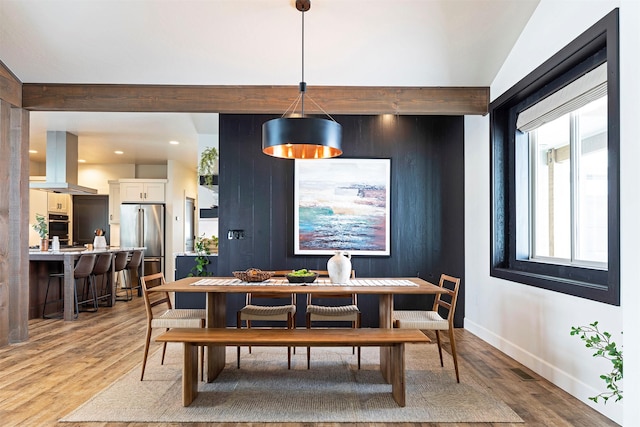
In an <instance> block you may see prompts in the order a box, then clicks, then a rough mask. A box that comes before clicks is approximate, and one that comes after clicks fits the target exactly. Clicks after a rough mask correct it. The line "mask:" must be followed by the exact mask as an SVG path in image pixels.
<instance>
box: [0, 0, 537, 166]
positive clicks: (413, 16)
mask: <svg viewBox="0 0 640 427" xmlns="http://www.w3.org/2000/svg"><path fill="white" fill-rule="evenodd" d="M538 2H539V0H349V1H346V0H312V3H311V10H310V11H309V12H307V13H305V66H304V68H305V80H306V81H307V82H308V84H309V86H313V85H336V86H489V85H490V84H491V82H492V80H493V78H494V76H495V75H496V73H497V72H498V70H499V68H500V66H501V64H502V63H503V62H504V60H505V58H506V56H507V55H508V53H509V51H510V50H511V48H512V46H513V44H514V43H515V41H516V40H517V37H518V35H519V34H520V32H521V31H522V28H523V27H524V26H525V24H526V23H527V21H528V19H529V17H530V16H531V14H532V13H533V10H534V9H535V7H536V6H537V4H538ZM294 4H295V1H294V0H242V1H241V0H118V1H114V0H0V60H1V61H2V62H3V63H4V64H5V65H6V66H7V67H8V68H9V69H10V70H11V71H12V72H13V73H14V74H15V75H16V76H17V77H18V79H20V80H21V81H22V82H23V83H111V84H182V85H189V84H201V85H296V84H297V83H298V81H300V78H301V55H300V53H301V15H302V14H301V13H300V12H298V11H297V10H296V9H295V6H294ZM212 126H213V127H212ZM212 129H213V130H212ZM46 130H68V131H71V132H73V133H76V134H78V137H79V144H80V149H79V156H80V158H86V160H87V162H89V163H90V162H94V161H95V162H100V163H105V162H137V163H158V162H161V161H163V160H164V159H166V158H177V157H175V156H184V155H186V154H188V153H190V152H191V153H192V155H193V156H194V157H195V156H197V154H195V145H194V144H195V142H196V140H197V134H198V133H212V132H217V116H216V115H206V114H159V113H155V114H142V113H136V114H120V113H73V114H72V113H53V112H51V113H48V112H47V113H33V114H32V115H31V145H32V147H33V148H36V149H38V148H39V151H44V139H45V137H44V132H45V131H46ZM171 139H177V140H179V141H180V142H181V143H182V144H181V145H180V146H179V147H180V148H179V149H177V150H176V149H175V148H176V147H173V146H171V147H169V146H168V141H169V140H171ZM89 146H90V147H89ZM116 147H125V149H123V151H125V154H124V155H122V156H120V157H119V158H115V157H114V155H113V154H112V152H113V150H116V149H118V148H116Z"/></svg>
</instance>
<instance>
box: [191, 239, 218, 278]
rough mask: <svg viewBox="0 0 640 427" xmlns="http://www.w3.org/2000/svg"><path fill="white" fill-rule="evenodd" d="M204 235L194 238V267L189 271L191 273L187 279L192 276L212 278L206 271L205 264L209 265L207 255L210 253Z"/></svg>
mask: <svg viewBox="0 0 640 427" xmlns="http://www.w3.org/2000/svg"><path fill="white" fill-rule="evenodd" d="M208 240H209V239H207V238H206V237H204V235H203V236H202V237H198V238H196V241H195V244H194V249H195V252H196V254H197V255H196V257H195V258H194V261H195V263H196V264H195V265H194V266H193V268H192V269H191V273H189V277H193V276H212V275H213V274H212V273H210V272H208V271H207V264H209V258H208V255H211V251H210V250H209V243H208Z"/></svg>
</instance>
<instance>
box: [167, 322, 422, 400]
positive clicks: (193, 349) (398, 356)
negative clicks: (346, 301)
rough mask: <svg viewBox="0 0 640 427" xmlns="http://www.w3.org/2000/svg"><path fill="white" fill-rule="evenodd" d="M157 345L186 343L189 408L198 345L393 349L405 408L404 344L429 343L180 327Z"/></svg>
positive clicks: (370, 332) (344, 333) (392, 335)
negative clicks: (162, 343) (161, 343)
mask: <svg viewBox="0 0 640 427" xmlns="http://www.w3.org/2000/svg"><path fill="white" fill-rule="evenodd" d="M156 341H157V342H178V343H183V344H184V360H183V365H182V404H183V406H189V405H190V404H191V402H193V399H195V398H196V396H197V395H198V351H197V349H198V346H201V345H214V346H233V347H236V346H265V347H352V346H360V347H390V350H391V351H390V353H391V356H390V357H391V375H390V378H389V380H390V381H389V382H390V383H391V394H392V395H393V399H394V400H395V401H396V402H397V403H398V405H400V406H405V378H404V345H405V343H426V342H429V338H428V337H427V336H426V335H424V334H423V333H422V332H420V331H419V330H417V329H368V328H362V329H351V328H349V329H341V328H340V329H339V328H330V329H236V328H234V329H223V328H176V329H171V330H169V331H167V332H165V333H163V334H162V335H160V336H158V337H157V338H156Z"/></svg>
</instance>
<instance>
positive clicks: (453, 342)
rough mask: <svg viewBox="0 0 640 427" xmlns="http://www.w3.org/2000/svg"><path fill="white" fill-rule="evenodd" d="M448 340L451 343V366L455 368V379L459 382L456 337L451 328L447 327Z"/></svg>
mask: <svg viewBox="0 0 640 427" xmlns="http://www.w3.org/2000/svg"><path fill="white" fill-rule="evenodd" d="M449 342H450V343H451V355H452V356H453V366H454V367H455V368H456V381H458V382H460V373H459V372H458V354H457V351H456V338H455V333H454V331H453V328H449Z"/></svg>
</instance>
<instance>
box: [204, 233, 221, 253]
mask: <svg viewBox="0 0 640 427" xmlns="http://www.w3.org/2000/svg"><path fill="white" fill-rule="evenodd" d="M201 241H202V244H203V245H205V247H206V248H207V249H208V250H209V253H210V254H217V253H218V242H219V240H218V237H217V236H211V237H202V238H201Z"/></svg>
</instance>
